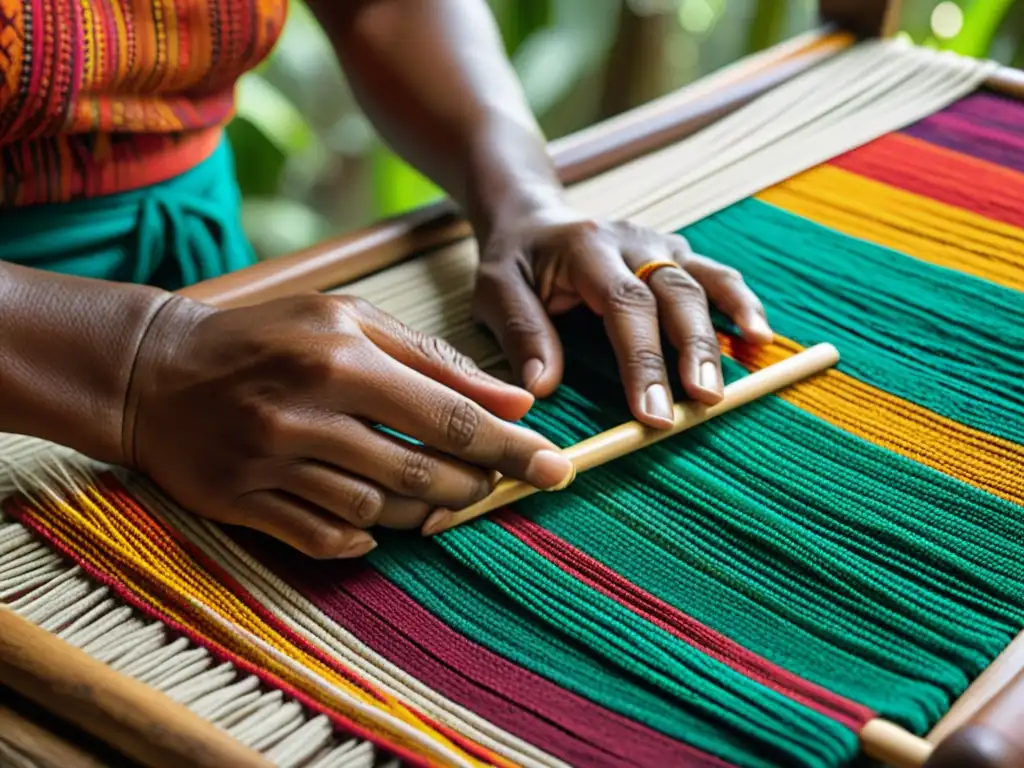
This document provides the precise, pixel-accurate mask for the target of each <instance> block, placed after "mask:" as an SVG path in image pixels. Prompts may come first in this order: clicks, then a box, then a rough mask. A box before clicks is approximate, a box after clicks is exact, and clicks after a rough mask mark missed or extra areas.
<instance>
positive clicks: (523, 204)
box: [462, 120, 569, 243]
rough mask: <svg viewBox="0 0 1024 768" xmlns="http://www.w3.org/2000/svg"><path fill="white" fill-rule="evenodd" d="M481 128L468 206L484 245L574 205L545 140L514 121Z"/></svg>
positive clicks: (470, 173) (472, 164)
mask: <svg viewBox="0 0 1024 768" xmlns="http://www.w3.org/2000/svg"><path fill="white" fill-rule="evenodd" d="M495 123H496V124H495V125H493V126H491V127H489V128H484V129H481V130H480V131H479V132H478V133H479V135H478V137H477V139H476V141H474V143H473V148H472V149H471V151H470V158H469V160H470V162H469V168H468V179H467V183H466V185H465V200H463V201H462V202H463V208H464V210H465V213H466V216H467V218H468V219H469V222H470V224H472V225H473V230H474V232H475V233H476V236H477V238H478V239H479V240H480V242H482V243H483V242H487V241H488V240H489V239H490V238H491V236H492V234H493V233H494V232H498V231H502V230H507V229H509V228H511V227H513V226H516V225H517V223H518V222H520V221H523V220H526V219H529V218H532V217H536V216H538V215H541V214H542V212H549V213H550V214H551V215H555V212H568V210H569V205H568V202H567V201H566V197H565V189H564V188H563V187H562V184H561V182H560V181H559V179H558V175H557V173H556V172H555V168H554V165H553V163H552V162H551V159H550V157H549V156H548V154H547V147H546V145H545V143H544V140H543V137H542V136H541V135H540V134H539V133H538V132H537V131H536V130H533V129H530V128H528V127H527V126H524V125H520V124H518V123H516V122H514V121H509V120H499V121H495Z"/></svg>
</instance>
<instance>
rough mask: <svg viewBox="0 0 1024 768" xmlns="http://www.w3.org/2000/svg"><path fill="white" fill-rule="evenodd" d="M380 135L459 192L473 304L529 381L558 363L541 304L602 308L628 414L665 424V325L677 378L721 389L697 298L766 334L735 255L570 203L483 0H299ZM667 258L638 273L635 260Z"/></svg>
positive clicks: (554, 373)
mask: <svg viewBox="0 0 1024 768" xmlns="http://www.w3.org/2000/svg"><path fill="white" fill-rule="evenodd" d="M309 4H310V7H311V8H312V10H313V12H314V13H315V14H316V15H317V17H318V18H319V20H320V22H321V23H322V25H323V26H324V28H325V29H326V31H327V33H328V35H329V36H330V37H331V39H332V40H333V43H334V46H335V48H336V50H337V52H338V56H339V59H340V61H341V64H342V66H343V67H344V69H345V72H346V74H347V76H348V79H349V82H350V84H351V86H352V89H353V91H354V93H355V94H356V97H357V99H358V100H359V102H360V104H361V106H362V108H363V110H364V111H365V112H366V114H367V115H368V116H369V117H370V119H371V120H372V121H373V123H374V125H375V126H376V128H377V130H378V132H379V133H380V134H381V136H382V137H383V139H384V140H385V141H386V142H387V143H388V144H389V145H390V146H391V147H392V148H393V149H394V150H395V151H396V152H398V153H399V154H400V155H402V156H403V157H404V158H405V159H406V160H407V161H409V162H410V163H411V164H412V165H414V166H415V167H417V168H418V169H419V170H420V171H422V172H424V173H425V174H426V175H427V176H429V177H430V178H431V179H433V180H434V181H435V182H436V183H438V184H440V185H441V186H442V187H444V189H445V190H446V191H447V192H448V193H449V195H451V197H452V198H453V199H454V200H455V201H456V202H457V203H459V204H460V205H461V206H462V208H463V210H464V211H465V212H466V215H467V217H468V218H469V220H470V223H471V224H472V225H473V227H474V229H475V231H476V236H477V240H478V242H479V243H480V269H479V273H478V278H477V285H476V290H475V292H474V315H475V316H476V318H477V319H478V320H480V321H482V322H483V323H485V324H486V325H487V326H488V327H489V328H490V330H491V331H492V332H493V333H494V334H495V336H496V337H497V338H498V341H499V343H500V344H501V346H502V348H503V349H504V351H505V354H506V356H507V357H508V359H509V362H510V363H511V364H512V367H513V370H514V371H515V372H516V373H517V374H518V380H519V382H520V383H522V384H523V385H524V386H525V387H527V388H528V389H529V390H530V391H531V392H532V393H533V394H534V395H535V396H538V397H544V396H546V395H549V394H551V393H552V392H553V391H554V389H555V388H556V387H557V386H558V384H559V383H560V381H561V377H562V369H563V362H564V356H563V347H562V342H561V340H560V339H559V337H558V334H557V332H556V330H555V328H554V325H553V324H552V322H551V319H550V316H551V315H553V314H557V313H559V312H564V311H566V310H568V309H570V308H572V307H573V306H575V305H578V304H581V303H582V304H585V305H586V306H588V307H589V308H590V309H591V310H592V311H593V312H594V313H595V314H597V315H598V316H600V317H602V318H603V322H604V326H605V330H606V332H607V334H608V337H609V340H610V342H611V344H612V347H613V348H614V350H615V354H616V358H617V360H618V364H619V372H620V376H621V378H622V382H623V386H624V389H625V393H626V397H627V399H628V401H629V405H630V408H631V410H632V412H633V414H634V416H635V417H636V418H637V419H639V420H640V421H642V422H644V423H646V424H648V425H649V426H652V427H655V428H666V427H668V426H671V424H672V409H671V405H672V403H671V399H672V389H671V386H670V384H669V377H668V373H667V368H666V364H665V359H664V355H663V351H662V343H661V336H662V331H664V332H665V335H666V336H667V337H668V339H669V340H670V342H671V343H672V344H673V346H675V347H676V349H678V350H679V352H680V358H679V379H680V381H681V382H682V384H683V387H684V389H685V391H686V394H687V395H688V396H689V397H690V398H693V399H695V400H698V401H700V402H703V403H706V404H713V403H716V402H718V401H719V400H720V399H721V397H722V373H721V353H720V350H719V348H718V341H717V338H716V336H715V332H714V328H713V326H712V323H711V316H710V311H709V307H708V301H709V300H710V301H711V302H712V303H714V304H716V305H717V306H718V307H719V308H720V309H721V310H722V311H723V312H725V313H726V314H727V315H729V316H730V317H731V318H732V319H733V320H734V321H735V322H736V324H737V325H738V326H739V328H740V329H741V330H742V332H743V334H744V335H745V336H746V338H747V339H749V340H751V341H755V342H766V341H770V340H771V338H772V335H771V330H770V329H769V327H768V325H767V323H766V321H765V318H764V310H763V308H762V307H761V304H760V302H759V301H758V300H757V297H756V296H754V294H753V293H752V292H751V291H750V289H749V288H747V287H746V285H745V284H744V283H743V280H742V278H741V277H740V276H739V275H738V274H737V273H736V271H735V270H732V269H729V268H728V267H726V266H724V265H721V264H718V263H716V262H714V261H712V260H711V259H707V258H705V257H703V256H700V255H698V254H694V253H693V252H692V251H691V250H690V246H689V244H688V243H687V242H686V240H685V239H684V238H682V237H679V236H677V235H662V234H659V233H656V232H652V231H649V230H646V229H643V228H641V227H637V226H635V225H633V224H631V223H629V222H602V221H594V220H591V219H588V218H587V217H585V216H581V215H579V214H577V213H575V212H574V211H572V210H571V209H570V208H569V206H568V205H567V203H566V201H565V200H564V190H563V189H562V187H561V184H560V182H559V180H558V177H557V175H556V173H555V169H554V167H553V164H552V162H551V159H550V157H549V156H548V153H547V145H546V142H545V141H544V138H543V136H542V135H541V132H540V129H539V128H538V126H537V123H536V121H535V120H534V118H533V116H532V114H531V112H530V109H529V106H528V104H527V103H526V100H525V98H524V96H523V93H522V90H521V88H520V86H519V84H518V81H517V79H516V76H515V73H514V71H513V69H512V67H511V65H510V63H509V61H508V59H507V57H506V56H505V53H504V50H503V47H502V43H501V39H500V36H499V34H498V30H497V29H496V26H495V23H494V19H493V17H492V16H491V13H490V9H489V8H488V7H487V5H486V3H485V2H484V0H350V1H348V2H343V1H342V0H310V2H309ZM654 261H673V262H675V263H676V264H678V265H679V266H680V267H681V268H680V269H661V270H657V271H656V272H655V273H654V274H653V275H652V276H651V277H650V278H649V279H648V280H647V281H646V282H643V281H641V280H640V279H639V278H637V277H636V275H635V272H636V270H637V269H639V268H640V267H641V266H643V265H644V264H646V263H649V262H654Z"/></svg>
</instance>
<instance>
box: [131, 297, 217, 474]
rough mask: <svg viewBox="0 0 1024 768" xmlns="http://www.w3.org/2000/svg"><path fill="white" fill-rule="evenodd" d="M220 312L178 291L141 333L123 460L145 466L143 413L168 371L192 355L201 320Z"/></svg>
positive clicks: (136, 355) (137, 465) (134, 363)
mask: <svg viewBox="0 0 1024 768" xmlns="http://www.w3.org/2000/svg"><path fill="white" fill-rule="evenodd" d="M216 312H217V310H216V309H214V308H213V307H210V306H207V305H205V304H201V303H199V302H196V301H192V300H191V299H187V298H185V297H184V296H178V295H174V296H171V297H170V298H169V299H168V300H167V301H166V302H164V303H163V304H162V305H161V306H160V307H158V308H157V310H156V311H155V312H154V313H153V315H152V316H151V318H150V321H149V322H148V323H147V325H146V327H145V328H144V329H143V332H142V333H141V334H140V336H139V340H138V344H137V346H136V348H135V355H134V359H133V361H132V368H131V370H132V373H131V377H130V379H129V380H128V382H127V386H126V388H125V392H124V398H123V409H122V414H123V415H122V418H121V421H120V427H121V430H120V443H121V456H122V462H121V463H123V464H124V465H125V466H127V467H130V468H132V469H136V470H144V469H145V467H144V466H143V462H142V460H141V459H140V456H139V452H140V451H139V444H138V439H137V436H138V427H139V421H140V417H139V413H140V411H142V410H143V409H144V406H145V405H146V404H147V403H148V402H150V401H151V400H152V395H153V393H154V390H155V389H157V388H158V385H159V383H160V382H161V381H163V380H164V379H165V378H166V375H167V373H168V372H169V371H171V370H174V366H175V362H176V361H179V362H180V361H182V360H185V361H187V360H190V359H191V358H192V355H190V354H189V352H188V351H187V346H188V343H189V340H190V339H191V338H192V337H193V336H194V331H195V329H196V327H197V326H198V325H199V323H200V322H202V321H203V320H204V319H205V318H207V317H209V316H210V315H211V314H214V313H216ZM179 367H180V366H179Z"/></svg>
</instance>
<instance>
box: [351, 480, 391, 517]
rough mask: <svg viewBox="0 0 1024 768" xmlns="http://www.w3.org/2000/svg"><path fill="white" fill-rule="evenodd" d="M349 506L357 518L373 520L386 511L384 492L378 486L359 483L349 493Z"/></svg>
mask: <svg viewBox="0 0 1024 768" xmlns="http://www.w3.org/2000/svg"><path fill="white" fill-rule="evenodd" d="M348 507H349V509H350V510H351V511H352V512H354V513H355V515H356V519H357V520H364V521H373V520H376V519H377V518H378V517H380V514H381V512H383V511H384V494H383V493H381V492H380V491H379V490H377V489H376V488H372V487H370V486H367V485H359V486H357V487H355V488H353V489H352V490H351V492H350V494H349V498H348Z"/></svg>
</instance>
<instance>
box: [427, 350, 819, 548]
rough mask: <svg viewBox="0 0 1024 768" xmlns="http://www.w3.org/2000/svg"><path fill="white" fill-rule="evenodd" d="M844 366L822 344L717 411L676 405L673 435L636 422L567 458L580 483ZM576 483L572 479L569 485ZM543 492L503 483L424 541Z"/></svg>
mask: <svg viewBox="0 0 1024 768" xmlns="http://www.w3.org/2000/svg"><path fill="white" fill-rule="evenodd" d="M838 361H839V351H838V350H837V349H836V348H835V347H834V346H832V345H831V344H817V345H815V346H813V347H810V348H809V349H805V350H804V351H803V352H800V353H798V354H796V355H793V356H792V357H790V358H788V359H786V360H783V361H782V362H780V363H776V364H775V365H771V366H768V367H767V368H762V369H761V370H760V371H756V372H754V373H752V374H750V375H749V376H744V377H743V378H742V379H740V380H739V381H735V382H733V383H732V384H729V385H728V386H727V387H726V388H725V392H724V396H723V397H722V400H721V401H720V402H718V403H717V404H715V405H712V406H705V405H700V404H696V403H690V402H687V403H676V405H675V409H674V410H675V413H674V419H673V424H672V426H671V427H670V428H668V429H652V428H650V427H647V426H644V425H643V424H641V423H640V422H637V421H631V422H628V423H626V424H620V425H619V426H617V427H614V428H613V429H609V430H608V431H607V432H602V433H601V434H599V435H595V436H593V437H591V438H588V439H586V440H584V441H583V442H580V443H577V444H576V445H573V446H571V447H569V448H566V449H565V450H564V451H563V453H564V454H565V456H566V457H568V459H569V460H570V461H571V462H572V464H573V468H574V470H575V472H574V475H573V477H575V474H578V473H580V472H586V471H587V470H588V469H593V468H594V467H599V466H601V465H602V464H606V463H607V462H609V461H612V460H613V459H617V458H619V457H620V456H625V455H627V454H630V453H633V452H635V451H638V450H640V449H641V448H645V447H647V446H648V445H653V444H654V443H657V442H660V441H661V440H664V439H666V438H668V437H671V436H672V435H677V434H679V433H680V432H683V431H684V430H687V429H690V428H691V427H694V426H696V425H698V424H703V423H704V422H705V421H708V420H709V419H713V418H714V417H715V416H719V415H721V414H723V413H727V412H729V411H731V410H733V409H734V408H738V407H740V406H741V405H745V404H747V403H749V402H751V401H752V400H756V399H757V398H759V397H762V396H764V395H767V394H769V393H771V392H776V391H778V390H780V389H782V388H784V387H787V386H789V385H790V384H793V383H795V382H797V381H800V380H801V379H805V378H807V377H808V376H813V375H814V374H816V373H820V372H821V371H824V370H826V369H828V368H831V367H832V366H833V365H835V364H836V363H837V362H838ZM572 479H573V478H569V482H571V481H572ZM566 485H568V483H566ZM563 487H564V486H563ZM537 492H538V489H536V488H534V487H533V486H531V485H529V484H528V483H524V482H522V481H519V480H510V479H502V480H499V481H498V484H497V485H496V486H495V488H494V490H493V491H492V492H491V493H490V494H489V495H488V496H487V497H486V498H484V499H481V500H480V501H478V502H476V503H475V504H471V505H470V506H468V507H465V508H463V509H460V510H458V511H455V510H448V509H439V510H435V511H434V513H433V514H431V515H430V517H428V518H427V520H426V522H425V523H424V525H423V529H422V530H423V535H425V536H433V535H435V534H438V533H441V532H442V531H446V530H448V529H449V528H453V527H455V526H456V525H461V524H462V523H465V522H467V521H469V520H473V519H475V518H477V517H480V516H481V515H484V514H486V513H488V512H490V511H492V510H494V509H498V508H499V507H504V506H506V505H508V504H512V503H513V502H516V501H519V500H520V499H525V498H526V497H527V496H531V495H533V494H534V493H537Z"/></svg>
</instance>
